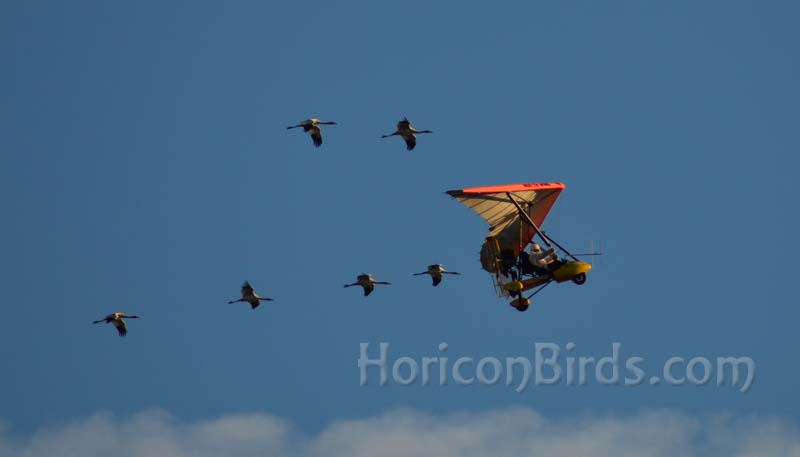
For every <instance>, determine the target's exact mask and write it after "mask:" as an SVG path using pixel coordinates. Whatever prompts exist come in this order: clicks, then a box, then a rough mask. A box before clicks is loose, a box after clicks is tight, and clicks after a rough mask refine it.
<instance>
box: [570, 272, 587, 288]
mask: <svg viewBox="0 0 800 457" xmlns="http://www.w3.org/2000/svg"><path fill="white" fill-rule="evenodd" d="M572 282H574V283H575V284H577V285H579V286H580V285H582V284H583V283H585V282H586V273H581V274H578V275H575V277H574V278H572Z"/></svg>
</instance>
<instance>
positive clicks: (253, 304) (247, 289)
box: [228, 281, 274, 309]
mask: <svg viewBox="0 0 800 457" xmlns="http://www.w3.org/2000/svg"><path fill="white" fill-rule="evenodd" d="M242 301H243V302H247V303H250V308H251V309H256V308H258V305H260V304H261V302H262V301H274V300H273V299H271V298H267V297H259V296H258V294H257V293H256V291H255V290H253V287H252V286H251V285H250V283H249V282H247V281H245V282H244V284H242V298H240V299H238V300H231V301H229V302H228V304H229V305H230V304H231V303H238V302H242Z"/></svg>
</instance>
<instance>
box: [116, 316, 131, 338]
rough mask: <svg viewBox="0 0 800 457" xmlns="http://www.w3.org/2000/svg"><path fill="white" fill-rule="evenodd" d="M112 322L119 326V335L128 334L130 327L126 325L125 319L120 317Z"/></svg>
mask: <svg viewBox="0 0 800 457" xmlns="http://www.w3.org/2000/svg"><path fill="white" fill-rule="evenodd" d="M112 322H113V323H114V327H116V328H117V333H119V336H125V335H127V334H128V327H127V326H125V321H123V320H122V319H118V320H115V321H112Z"/></svg>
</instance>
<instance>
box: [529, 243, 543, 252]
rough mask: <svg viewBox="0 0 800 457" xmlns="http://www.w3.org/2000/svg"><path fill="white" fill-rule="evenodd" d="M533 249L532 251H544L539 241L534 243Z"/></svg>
mask: <svg viewBox="0 0 800 457" xmlns="http://www.w3.org/2000/svg"><path fill="white" fill-rule="evenodd" d="M531 251H532V252H542V247H541V246H539V243H533V244H532V245H531Z"/></svg>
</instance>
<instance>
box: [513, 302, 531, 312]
mask: <svg viewBox="0 0 800 457" xmlns="http://www.w3.org/2000/svg"><path fill="white" fill-rule="evenodd" d="M515 301H516V300H515ZM510 304H511V307H512V308H514V309H516V310H517V311H519V312H524V311H527V310H528V308H530V306H531V305H530V304H528V303H524V302H523V303H513V302H512V303H510Z"/></svg>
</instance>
